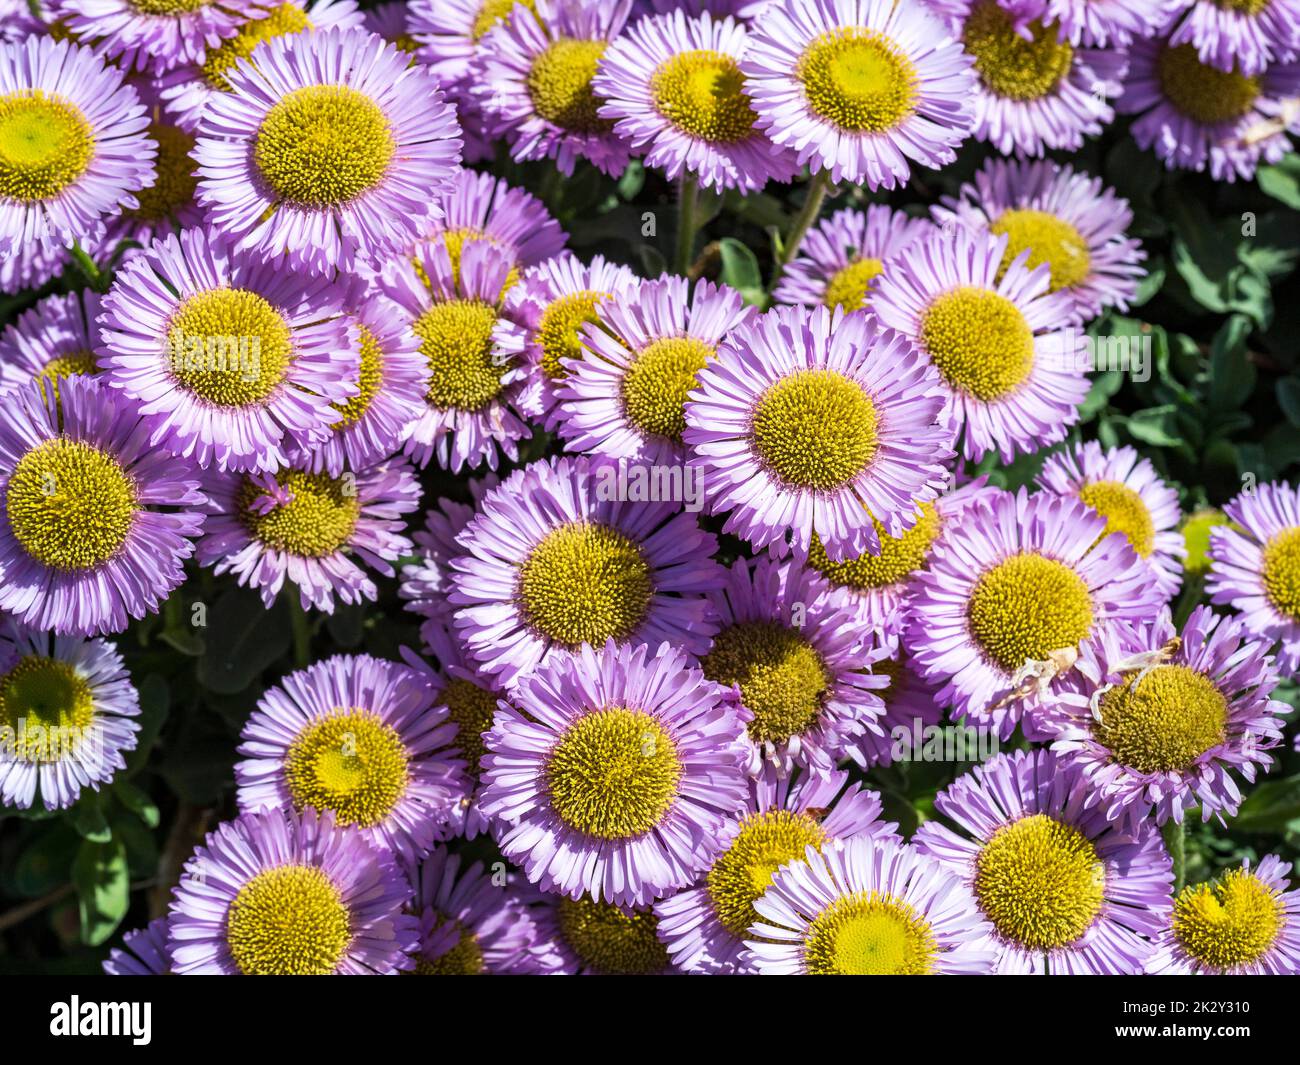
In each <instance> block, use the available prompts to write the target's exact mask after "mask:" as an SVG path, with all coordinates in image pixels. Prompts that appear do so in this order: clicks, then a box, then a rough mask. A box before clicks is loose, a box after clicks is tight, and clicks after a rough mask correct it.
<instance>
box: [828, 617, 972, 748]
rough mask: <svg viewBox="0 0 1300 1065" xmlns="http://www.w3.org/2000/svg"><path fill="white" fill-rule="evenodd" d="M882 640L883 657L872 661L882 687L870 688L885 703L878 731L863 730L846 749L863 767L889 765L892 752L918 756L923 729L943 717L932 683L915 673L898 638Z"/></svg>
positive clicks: (923, 741) (891, 635)
mask: <svg viewBox="0 0 1300 1065" xmlns="http://www.w3.org/2000/svg"><path fill="white" fill-rule="evenodd" d="M881 643H882V644H883V646H884V650H885V657H880V658H877V659H875V661H873V662H872V663H871V673H872V675H873V676H875V677H877V678H883V679H884V681H885V684H884V686H883V687H879V688H876V689H874V691H873V694H874V695H875V696H876V697H877V698H878V699H880V700H881V701H882V702H883V703H884V704H885V709H884V711H883V712H882V713H881V714H880V716H879V717H878V718H877V719H876V720H877V723H878V724H879V725H880V731H879V732H873V731H871V730H870V729H864V730H863V731H862V732H861V733H859V734H858V736H857V739H856V742H855V743H854V744H853V746H851V747H850V748H849V749H848V756H849V757H850V758H852V759H853V761H855V762H856V763H857V764H858V765H859V766H861V767H862V768H863V769H870V768H872V767H873V766H887V765H891V764H892V763H893V762H894V761H895V754H897V755H899V757H900V760H908V759H910V758H912V757H918V756H919V755H918V753H917V752H923V751H924V747H925V744H926V742H928V737H927V735H926V729H928V728H931V727H933V726H936V725H938V724H939V723H940V722H941V721H942V720H943V706H942V704H940V702H939V700H938V699H937V698H936V694H937V693H936V690H935V688H934V686H933V685H931V684H930V683H928V682H927V681H926V680H925V679H924V678H922V677H921V676H920V674H919V673H918V672H917V669H916V666H915V665H914V664H913V663H912V662H911V660H910V659H909V657H908V654H907V650H906V649H905V648H904V647H903V644H902V639H901V637H900V636H899V635H898V634H897V633H894V632H887V634H886V635H885V636H883V637H882V638H881ZM963 742H965V741H964V740H963Z"/></svg>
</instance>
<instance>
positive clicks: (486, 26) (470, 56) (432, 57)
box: [406, 0, 535, 92]
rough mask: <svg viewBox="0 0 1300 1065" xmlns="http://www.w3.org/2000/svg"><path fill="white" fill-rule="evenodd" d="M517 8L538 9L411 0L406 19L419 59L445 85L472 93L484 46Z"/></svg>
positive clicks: (497, 1)
mask: <svg viewBox="0 0 1300 1065" xmlns="http://www.w3.org/2000/svg"><path fill="white" fill-rule="evenodd" d="M516 6H518V7H522V8H526V9H528V10H530V11H531V10H533V8H534V6H535V5H534V4H533V2H532V0H410V4H409V5H408V7H407V14H406V18H407V25H408V26H409V27H410V31H411V36H412V37H413V38H414V39H415V41H416V42H417V44H419V46H420V48H419V51H418V52H416V57H417V58H418V59H419V60H420V62H422V63H426V64H428V66H429V68H430V69H431V70H432V71H433V73H434V74H435V75H436V76H437V78H438V80H439V81H440V82H442V84H443V85H445V86H447V87H448V88H450V89H453V90H455V91H458V92H461V91H465V90H468V88H469V82H470V81H471V77H470V75H471V72H472V71H473V67H474V59H475V57H476V56H477V55H478V51H479V44H480V42H481V41H482V40H483V37H484V35H485V34H486V33H487V32H488V31H489V30H490V29H492V28H493V27H494V26H496V25H498V24H500V23H501V22H503V21H504V20H505V19H506V18H508V17H509V16H510V13H511V12H512V11H513V10H514V9H515V7H516Z"/></svg>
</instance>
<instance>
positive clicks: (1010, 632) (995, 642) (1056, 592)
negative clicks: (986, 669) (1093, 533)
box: [966, 553, 1093, 673]
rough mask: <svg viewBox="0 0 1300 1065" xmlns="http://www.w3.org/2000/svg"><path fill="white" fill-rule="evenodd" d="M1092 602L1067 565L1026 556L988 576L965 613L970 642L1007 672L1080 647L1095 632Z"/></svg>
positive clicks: (1001, 565)
mask: <svg viewBox="0 0 1300 1065" xmlns="http://www.w3.org/2000/svg"><path fill="white" fill-rule="evenodd" d="M1092 617H1093V615H1092V598H1091V597H1090V596H1089V595H1088V586H1087V585H1086V584H1084V582H1083V578H1082V577H1080V576H1079V575H1078V574H1077V573H1075V572H1074V570H1072V569H1071V568H1070V567H1069V566H1067V565H1065V563H1063V562H1057V561H1056V560H1055V559H1050V558H1044V557H1043V556H1042V555H1038V554H1033V553H1027V554H1020V555H1012V556H1011V557H1009V558H1007V559H1005V560H1004V561H1002V562H999V563H998V564H997V565H996V566H993V567H992V568H991V569H989V570H987V571H985V573H984V574H983V575H982V576H981V577H980V579H979V580H978V581H977V582H976V584H975V589H974V591H972V592H971V598H970V603H969V604H968V605H967V608H966V620H967V625H968V626H969V628H970V634H971V637H972V638H973V639H974V640H975V642H976V643H977V644H978V645H979V647H980V650H981V651H983V653H984V655H985V656H986V657H987V658H988V659H989V660H990V661H992V662H993V663H994V664H995V665H996V666H997V667H998V668H999V669H1001V670H1002V671H1003V672H1004V673H1015V672H1016V671H1017V670H1018V669H1020V667H1021V666H1023V665H1024V664H1025V663H1026V662H1043V661H1046V660H1047V657H1048V655H1050V654H1051V653H1052V652H1053V651H1060V650H1062V649H1064V648H1066V647H1077V646H1078V644H1079V642H1080V641H1081V640H1083V639H1084V638H1085V637H1086V636H1087V635H1088V633H1089V632H1090V631H1091V629H1092Z"/></svg>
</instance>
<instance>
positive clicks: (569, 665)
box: [481, 641, 745, 906]
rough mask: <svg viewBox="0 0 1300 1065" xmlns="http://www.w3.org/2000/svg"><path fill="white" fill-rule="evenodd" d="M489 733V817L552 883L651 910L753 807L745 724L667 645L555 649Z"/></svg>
mask: <svg viewBox="0 0 1300 1065" xmlns="http://www.w3.org/2000/svg"><path fill="white" fill-rule="evenodd" d="M518 701H519V705H520V706H522V707H526V708H527V713H523V712H521V711H520V710H516V709H515V708H514V707H513V706H512V705H511V704H509V703H505V702H503V703H502V704H501V706H500V709H499V710H498V711H497V716H496V721H495V723H494V724H493V726H492V730H491V731H490V732H489V733H488V735H487V737H486V740H485V742H486V744H487V750H488V753H487V754H486V755H485V756H484V758H483V782H484V787H483V792H482V797H481V805H482V808H483V812H484V813H485V814H486V815H487V816H489V817H495V818H498V819H500V820H501V821H503V822H505V824H504V825H503V826H502V828H501V829H500V833H499V843H500V846H501V853H502V854H503V855H505V857H506V858H507V859H508V860H510V861H512V862H514V863H515V864H516V865H519V866H520V867H521V868H522V869H523V870H524V873H525V874H526V875H527V877H528V879H529V881H530V882H532V883H534V884H536V885H538V886H539V887H540V888H541V889H542V890H543V891H550V892H554V893H556V894H560V895H566V896H568V897H569V898H572V899H579V898H581V897H582V896H583V895H584V894H589V895H591V896H593V897H594V898H595V899H596V901H597V902H612V903H616V904H619V905H624V906H633V905H640V906H644V905H646V904H647V903H649V902H650V901H652V900H653V899H655V898H658V897H661V896H663V895H665V894H668V893H670V892H672V891H675V890H677V889H678V888H682V887H685V886H686V885H687V884H689V883H691V881H692V880H693V879H694V878H695V876H696V874H697V873H699V872H700V871H701V869H703V868H704V867H705V866H707V864H708V863H709V861H710V860H711V859H712V858H713V856H714V855H715V854H717V853H718V851H719V849H720V842H719V839H718V832H719V830H720V829H721V827H722V825H723V819H724V818H725V817H726V816H727V815H728V814H730V813H731V812H733V811H735V810H738V809H740V808H741V807H742V806H743V805H744V803H745V776H744V773H743V771H742V770H741V760H742V759H743V757H744V753H745V752H744V741H743V738H742V737H743V735H744V724H743V722H742V720H741V716H740V714H739V712H738V711H737V709H736V708H735V706H734V705H732V704H731V702H730V701H729V700H728V699H727V698H726V693H725V692H724V691H723V689H722V688H720V687H718V686H717V685H715V684H713V683H712V682H710V681H709V680H707V679H706V678H705V676H704V674H703V673H701V672H700V671H699V670H698V669H696V668H695V667H694V666H692V665H691V660H690V659H689V658H688V657H687V655H686V654H685V653H683V652H682V651H680V650H678V649H676V648H674V647H672V646H671V645H669V644H666V643H664V644H660V645H659V647H658V649H657V650H656V651H654V652H653V653H652V652H651V651H650V648H649V647H648V646H647V645H646V644H638V645H637V646H635V647H629V646H623V647H618V646H616V645H615V644H614V643H613V641H610V642H609V643H607V644H606V645H605V646H604V647H603V648H602V649H600V650H594V649H593V648H591V647H590V646H586V647H583V648H582V650H581V651H579V652H577V653H576V654H564V655H559V656H556V657H555V658H554V659H553V660H551V661H548V662H546V663H545V664H544V665H542V666H541V667H540V668H539V669H537V670H535V671H534V672H533V673H531V674H530V675H529V676H528V677H526V678H524V680H523V681H522V682H521V683H520V688H519V692H518Z"/></svg>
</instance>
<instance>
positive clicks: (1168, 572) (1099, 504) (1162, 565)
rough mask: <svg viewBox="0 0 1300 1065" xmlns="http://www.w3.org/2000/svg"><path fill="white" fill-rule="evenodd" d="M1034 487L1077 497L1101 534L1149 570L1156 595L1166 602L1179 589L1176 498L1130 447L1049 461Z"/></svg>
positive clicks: (1083, 448) (1088, 448) (1089, 446)
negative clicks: (1123, 542)
mask: <svg viewBox="0 0 1300 1065" xmlns="http://www.w3.org/2000/svg"><path fill="white" fill-rule="evenodd" d="M1037 483H1038V486H1039V487H1040V488H1043V489H1046V490H1047V491H1049V492H1055V493H1056V494H1057V495H1063V496H1077V497H1078V498H1079V499H1081V500H1082V501H1083V502H1084V503H1086V504H1087V505H1088V506H1089V507H1091V508H1092V509H1093V510H1095V511H1096V512H1097V513H1098V514H1100V515H1101V516H1102V517H1103V518H1105V519H1106V532H1107V533H1113V532H1121V533H1123V534H1124V535H1125V536H1126V537H1128V542H1129V546H1131V547H1132V548H1133V550H1134V551H1136V552H1137V553H1138V554H1139V555H1140V556H1141V557H1142V558H1143V559H1145V560H1146V563H1147V565H1148V566H1149V567H1150V569H1151V572H1152V575H1153V576H1154V577H1155V580H1156V588H1155V591H1156V594H1157V595H1159V596H1161V597H1162V598H1164V599H1168V598H1169V597H1170V596H1172V595H1173V594H1174V592H1176V591H1177V590H1178V586H1179V585H1180V584H1181V583H1182V579H1183V568H1182V559H1183V556H1184V555H1186V553H1187V548H1186V547H1185V546H1184V544H1183V536H1182V533H1180V532H1179V531H1178V527H1179V524H1180V523H1181V521H1182V512H1181V511H1180V510H1179V509H1178V493H1177V492H1176V491H1175V490H1174V489H1172V488H1170V487H1169V485H1167V484H1165V482H1164V481H1162V480H1161V479H1160V476H1159V475H1158V474H1157V473H1156V469H1155V467H1154V466H1152V465H1151V460H1150V459H1144V458H1142V457H1141V456H1140V455H1138V453H1137V452H1136V451H1135V450H1134V449H1133V448H1131V447H1118V448H1110V449H1109V450H1107V449H1105V448H1103V447H1102V446H1101V445H1100V444H1099V443H1097V441H1095V440H1089V441H1087V442H1086V443H1080V444H1075V445H1073V446H1071V447H1068V448H1066V449H1065V450H1064V451H1058V452H1056V453H1055V454H1053V455H1049V456H1048V458H1047V461H1046V462H1045V463H1044V464H1043V469H1042V472H1041V473H1040V474H1039V475H1038V482H1037Z"/></svg>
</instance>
